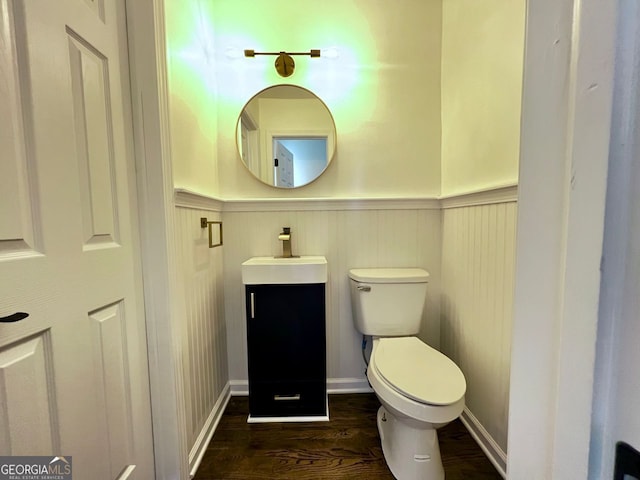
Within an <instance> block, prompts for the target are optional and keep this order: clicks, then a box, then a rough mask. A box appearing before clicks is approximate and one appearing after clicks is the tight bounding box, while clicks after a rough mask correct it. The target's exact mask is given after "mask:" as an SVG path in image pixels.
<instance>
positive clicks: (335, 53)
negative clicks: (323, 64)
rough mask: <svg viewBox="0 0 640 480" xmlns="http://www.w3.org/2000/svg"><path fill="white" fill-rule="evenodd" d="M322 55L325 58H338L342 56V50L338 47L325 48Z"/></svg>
mask: <svg viewBox="0 0 640 480" xmlns="http://www.w3.org/2000/svg"><path fill="white" fill-rule="evenodd" d="M322 56H323V57H324V58H338V57H339V56H340V51H339V50H338V49H337V48H336V47H329V48H323V49H322Z"/></svg>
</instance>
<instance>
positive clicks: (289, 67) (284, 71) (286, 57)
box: [244, 49, 320, 77]
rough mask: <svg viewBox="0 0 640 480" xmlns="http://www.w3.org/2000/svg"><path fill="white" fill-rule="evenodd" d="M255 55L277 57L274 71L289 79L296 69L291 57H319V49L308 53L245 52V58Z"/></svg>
mask: <svg viewBox="0 0 640 480" xmlns="http://www.w3.org/2000/svg"><path fill="white" fill-rule="evenodd" d="M256 55H277V56H278V58H276V61H275V67H276V71H277V72H278V75H280V76H281V77H290V76H291V75H293V71H294V70H295V68H296V62H294V61H293V58H291V55H309V56H310V57H312V58H313V57H319V56H320V49H317V50H309V51H308V52H256V51H255V50H245V51H244V56H245V57H251V58H253V57H255V56H256Z"/></svg>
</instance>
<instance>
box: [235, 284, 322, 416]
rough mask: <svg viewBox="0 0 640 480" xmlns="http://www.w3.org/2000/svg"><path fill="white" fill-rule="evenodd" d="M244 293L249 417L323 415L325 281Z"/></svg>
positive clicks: (270, 286) (250, 288)
mask: <svg viewBox="0 0 640 480" xmlns="http://www.w3.org/2000/svg"><path fill="white" fill-rule="evenodd" d="M245 291H246V311H247V347H248V348H247V350H248V361H249V411H250V417H249V418H250V421H251V420H254V421H256V420H257V421H259V419H260V417H309V416H326V415H327V382H326V373H327V372H326V337H325V284H324V283H315V284H267V285H245Z"/></svg>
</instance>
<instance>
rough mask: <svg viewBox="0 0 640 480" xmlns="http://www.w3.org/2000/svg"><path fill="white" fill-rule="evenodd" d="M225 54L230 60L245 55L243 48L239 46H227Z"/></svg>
mask: <svg viewBox="0 0 640 480" xmlns="http://www.w3.org/2000/svg"><path fill="white" fill-rule="evenodd" d="M224 56H225V57H227V58H228V59H229V60H237V59H238V58H241V57H242V56H243V53H242V49H240V48H237V47H227V48H226V49H225V50H224Z"/></svg>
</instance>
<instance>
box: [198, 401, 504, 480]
mask: <svg viewBox="0 0 640 480" xmlns="http://www.w3.org/2000/svg"><path fill="white" fill-rule="evenodd" d="M379 406H380V404H379V403H378V399H377V398H376V397H375V395H374V394H353V395H350V394H347V395H330V396H329V417H330V419H331V420H330V421H329V422H309V423H260V424H255V423H254V424H248V423H247V415H248V413H249V407H248V399H247V398H246V397H233V398H231V400H230V401H229V404H228V406H227V409H226V411H225V413H224V414H223V416H222V419H221V421H220V424H219V425H218V428H217V430H216V432H215V434H214V436H213V439H212V440H211V443H210V444H209V446H208V447H207V451H206V453H205V455H204V458H203V460H202V463H201V464H200V468H199V469H198V472H197V474H196V476H195V480H213V479H216V480H236V479H237V480H258V479H296V480H297V479H301V480H305V479H309V480H311V479H313V480H323V479H327V480H328V479H351V478H353V479H355V478H358V479H363V480H374V479H390V480H393V476H392V475H391V472H389V469H388V468H387V465H386V464H385V461H384V457H383V455H382V448H381V447H380V438H379V437H378V430H377V427H376V412H377V411H378V407H379ZM438 436H439V438H440V451H441V455H442V462H443V464H444V469H445V473H446V478H447V480H463V479H464V480H476V479H477V480H499V479H501V478H502V477H501V476H500V475H499V474H498V473H497V471H496V470H495V469H494V467H493V465H492V464H491V463H490V462H489V460H488V459H487V458H486V457H485V455H484V453H483V452H482V451H481V450H480V447H478V445H477V444H476V443H475V441H474V440H473V438H471V436H470V435H469V433H468V432H467V430H466V429H465V427H464V425H462V423H461V422H460V421H459V420H456V421H455V422H452V423H451V424H449V425H447V426H445V427H443V428H441V429H439V430H438Z"/></svg>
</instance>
